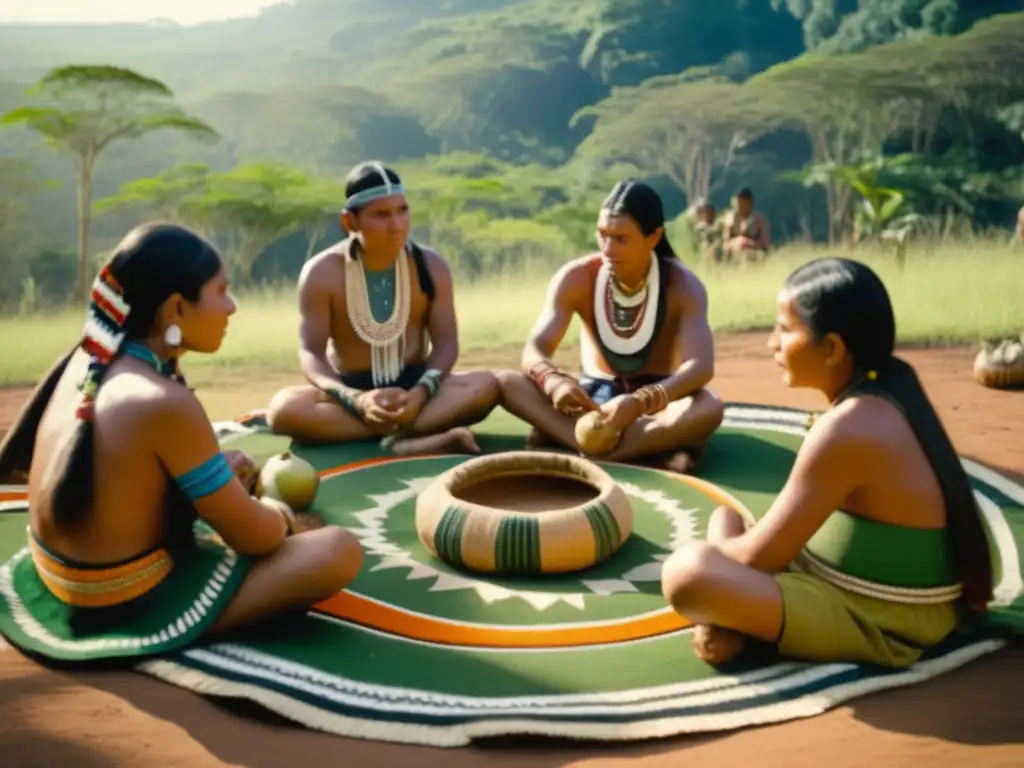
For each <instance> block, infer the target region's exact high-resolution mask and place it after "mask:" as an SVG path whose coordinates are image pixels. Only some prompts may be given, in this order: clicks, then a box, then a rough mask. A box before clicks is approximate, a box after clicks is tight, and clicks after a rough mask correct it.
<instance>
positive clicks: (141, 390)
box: [96, 361, 207, 434]
mask: <svg viewBox="0 0 1024 768" xmlns="http://www.w3.org/2000/svg"><path fill="white" fill-rule="evenodd" d="M96 409H97V418H98V419H110V420H112V421H117V422H120V423H124V422H128V423H135V424H138V425H139V426H140V427H141V428H144V429H148V428H153V430H154V434H163V433H164V432H165V430H167V429H173V430H175V431H178V430H179V429H181V428H189V427H190V426H192V425H193V424H194V420H195V419H196V418H197V417H199V418H201V419H202V421H203V422H204V423H205V422H206V421H207V419H206V414H205V412H204V411H203V407H202V405H201V404H200V402H199V400H198V398H197V397H196V396H195V394H193V393H192V392H191V391H190V390H189V389H188V388H187V387H184V386H182V385H181V384H179V383H178V382H176V381H172V380H171V379H168V378H166V377H164V376H161V375H159V374H157V373H156V372H150V371H148V370H138V367H137V366H136V365H135V364H133V363H131V362H129V361H118V362H116V363H115V364H114V365H113V366H111V370H110V371H109V372H108V374H107V376H106V377H105V378H104V381H103V386H102V387H100V391H99V397H98V398H97V402H96ZM183 419H184V420H185V421H186V423H185V424H182V420H183Z"/></svg>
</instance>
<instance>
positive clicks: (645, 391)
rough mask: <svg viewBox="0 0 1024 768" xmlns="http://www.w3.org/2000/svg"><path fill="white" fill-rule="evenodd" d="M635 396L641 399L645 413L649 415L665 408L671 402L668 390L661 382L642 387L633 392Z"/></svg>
mask: <svg viewBox="0 0 1024 768" xmlns="http://www.w3.org/2000/svg"><path fill="white" fill-rule="evenodd" d="M633 397H635V398H636V399H637V400H639V401H640V403H641V405H643V409H644V413H645V414H646V415H648V416H650V415H651V414H654V413H658V412H659V411H663V410H665V408H666V407H668V403H669V399H668V392H667V391H665V387H663V386H662V385H661V384H651V385H649V386H646V387H640V389H638V390H636V392H634V393H633Z"/></svg>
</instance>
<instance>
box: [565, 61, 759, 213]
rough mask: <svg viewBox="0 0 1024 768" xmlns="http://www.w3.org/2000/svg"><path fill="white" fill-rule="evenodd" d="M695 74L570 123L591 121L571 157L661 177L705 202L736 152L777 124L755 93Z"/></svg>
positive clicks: (632, 91) (623, 92) (623, 93)
mask: <svg viewBox="0 0 1024 768" xmlns="http://www.w3.org/2000/svg"><path fill="white" fill-rule="evenodd" d="M697 74H698V73H693V72H691V73H683V74H682V75H676V76H670V77H658V78H652V79H651V80H648V81H646V82H644V83H642V84H641V85H638V86H635V87H630V88H621V89H616V90H615V91H613V92H612V95H611V96H609V97H608V98H607V99H605V100H604V101H602V102H600V103H599V104H596V105H594V106H592V107H586V108H584V109H582V110H580V111H579V112H577V113H576V115H575V116H574V117H573V121H574V122H576V121H579V120H581V119H583V118H584V117H596V118H597V120H596V122H595V124H594V128H593V130H592V132H591V133H590V135H589V136H588V137H587V138H586V139H585V140H584V141H583V143H582V144H581V145H580V147H579V149H578V150H577V154H578V156H579V157H580V158H588V159H590V160H591V161H592V162H594V163H596V164H598V165H601V166H605V165H606V164H610V163H616V162H628V163H632V164H634V165H635V166H637V167H638V168H639V169H641V170H643V171H646V172H648V173H651V174H664V175H665V176H667V177H668V178H669V179H670V180H671V181H672V183H673V184H675V185H676V186H677V187H678V188H679V189H680V190H681V191H682V192H683V193H684V194H685V195H686V197H687V200H689V201H691V202H692V201H693V200H696V199H697V198H701V197H707V196H708V195H709V194H710V192H711V191H712V190H714V189H715V188H716V187H717V186H718V185H719V183H720V181H721V173H722V172H724V171H725V170H727V169H728V168H729V166H730V165H731V164H732V162H733V160H734V159H735V157H736V154H737V152H739V151H740V150H741V149H743V148H744V147H746V146H747V145H749V144H750V143H752V142H753V141H755V140H756V139H758V138H760V137H761V136H764V135H765V134H767V133H770V132H771V131H772V130H773V129H774V128H775V125H776V120H775V118H774V117H773V115H772V113H771V112H770V111H769V110H768V109H766V107H765V105H764V103H763V101H762V99H761V97H760V94H758V93H757V91H755V90H752V89H748V88H746V87H745V86H744V85H739V84H736V83H732V82H729V81H727V80H725V79H723V78H719V77H709V78H706V79H703V80H693V79H692V78H693V77H694V76H695V75H697Z"/></svg>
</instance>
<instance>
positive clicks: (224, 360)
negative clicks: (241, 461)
mask: <svg viewBox="0 0 1024 768" xmlns="http://www.w3.org/2000/svg"><path fill="white" fill-rule="evenodd" d="M840 252H841V250H840V249H832V250H829V249H827V248H826V247H824V246H821V247H807V246H789V247H785V248H783V249H781V250H779V251H778V252H776V253H773V254H772V255H771V257H770V258H769V260H768V261H767V262H766V263H765V264H763V265H753V266H743V267H719V268H698V269H697V271H698V273H699V274H700V276H701V278H702V279H703V280H704V282H705V285H706V287H707V290H708V296H709V302H710V318H711V323H712V326H713V328H714V330H715V331H716V332H719V333H722V332H728V331H740V330H752V329H761V328H765V329H766V328H768V327H770V326H771V324H772V323H773V319H774V313H775V295H776V293H777V291H778V289H779V286H780V285H781V284H782V282H783V280H784V279H785V277H786V275H787V274H788V273H789V272H790V271H791V270H792V269H793V268H794V267H795V266H797V265H799V264H801V263H803V262H806V261H808V260H810V259H812V258H815V257H818V256H824V255H830V254H832V255H838V254H839V253H840ZM856 258H859V259H862V260H863V261H865V262H867V263H869V264H871V266H872V267H873V268H875V269H877V270H878V272H879V274H880V275H881V276H882V278H883V280H884V281H885V283H886V285H887V286H888V288H889V291H890V293H891V295H892V298H893V302H894V304H895V307H896V314H897V325H898V332H899V338H900V341H901V343H904V344H907V343H956V342H965V343H972V344H973V343H977V342H978V340H979V339H981V338H985V337H994V336H998V335H1002V334H1007V333H1012V334H1014V335H1016V334H1017V333H1019V332H1020V331H1021V330H1022V329H1024V253H1022V252H1021V250H1020V249H1019V247H1018V248H1013V247H1011V246H1008V245H1007V244H1006V241H1005V240H1003V241H1002V242H1001V243H997V244H995V243H991V242H989V243H986V242H985V241H981V240H978V241H971V242H961V243H947V244H944V245H940V246H936V247H935V248H932V249H927V250H926V249H924V248H923V247H922V248H920V249H918V250H917V251H914V250H912V251H911V253H910V254H909V255H908V258H907V263H906V267H905V268H904V270H903V271H900V270H898V269H897V268H896V265H895V263H894V261H893V259H892V256H891V255H890V254H889V253H883V252H880V251H867V250H863V251H858V252H857V254H856ZM547 277H548V276H547V275H537V277H536V278H535V279H529V280H525V281H523V280H516V281H511V280H508V281H502V280H494V281H490V282H487V283H478V284H473V285H468V284H467V285H457V286H456V295H457V304H458V316H459V323H460V334H461V339H462V348H463V350H464V352H466V353H472V352H479V351H483V350H491V349H496V348H500V347H506V348H507V347H510V346H513V345H520V344H522V342H523V341H524V339H525V338H526V336H527V334H528V333H529V330H530V327H531V326H532V324H533V322H534V319H535V317H536V314H537V312H538V310H539V308H540V306H541V303H542V301H543V299H544V292H545V286H546V280H547ZM237 299H238V304H239V312H238V314H237V315H236V316H235V318H234V319H233V321H232V325H231V329H230V331H229V333H228V337H227V340H226V341H225V344H224V347H223V349H222V350H221V352H220V353H219V354H218V355H216V356H215V357H205V358H200V357H196V358H195V359H192V360H189V364H188V368H189V372H190V380H191V381H193V382H195V383H196V384H205V383H208V382H210V381H213V380H219V379H222V378H229V379H236V380H237V379H238V378H243V377H244V378H251V377H255V376H261V375H275V374H283V373H294V374H296V375H297V373H298V371H297V366H298V361H297V354H296V343H297V321H298V317H297V310H296V303H295V292H294V287H292V286H289V287H287V288H285V289H279V290H274V291H270V290H265V291H262V292H260V293H258V294H249V295H242V296H239V297H237ZM82 320H83V310H81V309H75V310H73V311H72V310H66V311H63V312H60V313H57V314H52V315H46V316H43V315H37V316H31V317H6V318H0V359H2V360H3V365H2V366H0V386H5V385H6V386H12V385H26V384H32V383H34V382H35V381H36V380H37V379H38V378H39V376H40V375H41V374H42V373H43V372H45V370H46V369H47V367H48V366H49V365H50V364H51V363H52V361H53V360H54V359H55V358H56V357H58V356H59V355H60V354H61V353H62V352H64V351H66V350H67V349H68V348H69V347H70V346H71V345H72V344H74V343H75V340H76V339H77V337H78V335H79V333H80V331H81V324H82ZM577 332H578V331H577V327H576V325H575V324H574V326H573V329H572V330H571V331H570V333H569V334H568V336H567V338H566V341H565V343H566V344H567V345H574V344H575V343H576V339H577Z"/></svg>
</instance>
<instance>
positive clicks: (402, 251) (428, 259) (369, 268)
mask: <svg viewBox="0 0 1024 768" xmlns="http://www.w3.org/2000/svg"><path fill="white" fill-rule="evenodd" d="M345 191H346V194H347V196H348V197H347V199H346V201H345V206H344V208H343V209H342V212H341V221H342V226H343V227H344V229H345V231H346V232H348V233H349V235H348V237H347V238H345V239H344V240H343V241H341V242H340V243H338V244H336V245H334V246H332V247H330V248H328V249H327V250H325V251H323V252H322V253H319V254H317V255H316V256H314V257H313V258H312V259H311V260H310V261H309V262H308V263H307V264H306V265H305V267H304V268H303V270H302V274H301V275H300V276H299V313H300V323H301V325H300V350H299V362H300V365H301V367H302V372H303V373H304V374H305V376H306V379H307V380H308V381H309V385H308V386H299V387H290V388H288V389H285V390H283V391H281V392H279V393H278V394H277V395H276V396H275V397H274V399H273V400H272V401H271V403H270V407H269V409H268V413H267V421H268V423H269V425H270V427H271V429H272V430H274V431H275V432H277V433H279V434H286V435H289V436H291V437H292V438H294V439H295V440H297V441H299V442H309V443H313V442H347V441H351V440H360V439H367V438H375V437H379V438H381V444H382V446H384V447H386V448H390V449H392V450H394V452H395V453H398V454H402V455H409V454H414V453H424V452H436V451H446V452H450V453H478V452H479V450H480V449H479V447H478V446H477V444H476V440H475V439H474V437H473V435H472V433H471V432H470V431H469V430H468V429H467V428H466V427H467V426H468V425H470V424H475V423H477V422H478V421H480V420H482V419H483V418H484V417H486V416H487V414H488V413H490V411H491V410H492V409H493V408H494V406H495V405H496V404H497V402H498V398H499V396H500V391H499V388H498V383H497V380H496V378H495V377H494V376H493V375H492V374H490V373H487V372H484V371H473V372H465V373H452V368H453V366H454V365H455V363H456V360H457V359H458V355H459V339H458V324H457V322H456V318H455V303H454V296H453V288H452V274H451V269H450V267H449V265H448V263H447V262H446V261H445V260H444V259H443V258H442V257H441V256H440V255H439V254H437V253H436V252H434V251H433V250H431V249H429V248H423V247H421V246H420V245H418V244H416V243H414V242H412V241H411V240H410V239H409V230H410V215H409V205H408V203H407V201H406V197H405V190H404V189H403V187H402V182H401V180H400V179H399V177H398V174H396V173H395V172H394V171H392V170H390V169H388V168H385V167H384V166H383V165H381V164H380V163H376V162H370V163H363V164H361V165H358V166H356V168H354V169H353V170H352V172H351V173H350V174H349V176H348V179H347V180H346V189H345ZM428 338H429V343H428Z"/></svg>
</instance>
